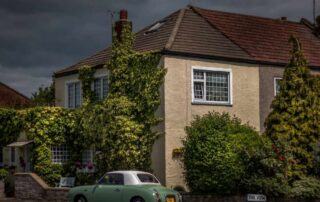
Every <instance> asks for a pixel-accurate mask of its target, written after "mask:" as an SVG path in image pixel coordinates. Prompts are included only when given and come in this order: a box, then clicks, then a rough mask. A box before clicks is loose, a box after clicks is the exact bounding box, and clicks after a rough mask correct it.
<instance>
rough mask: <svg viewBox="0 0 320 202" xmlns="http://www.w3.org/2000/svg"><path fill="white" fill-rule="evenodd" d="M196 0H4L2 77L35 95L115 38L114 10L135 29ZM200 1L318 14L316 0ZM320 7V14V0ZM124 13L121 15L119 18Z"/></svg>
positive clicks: (264, 11)
mask: <svg viewBox="0 0 320 202" xmlns="http://www.w3.org/2000/svg"><path fill="white" fill-rule="evenodd" d="M190 2H191V0H179V1H178V0H118V1H114V0H89V1H88V0H67V1H66V0H54V1H52V0H32V1H26V0H1V6H0V64H1V66H0V71H1V74H0V81H2V82H5V83H7V84H8V85H12V87H16V88H17V89H18V90H20V91H21V92H22V93H24V94H26V95H28V96H30V95H31V92H34V91H35V90H36V89H37V88H38V87H39V86H40V85H41V84H48V83H49V82H51V75H52V74H53V72H54V71H57V70H59V69H61V68H63V67H67V66H69V65H72V64H74V63H76V62H78V61H79V60H80V59H82V58H85V57H87V56H90V55H91V54H93V53H95V52H96V51H98V50H101V49H103V48H105V47H107V46H109V45H110V43H111V17H110V14H109V13H108V10H111V11H119V10H120V9H122V8H125V9H127V10H128V11H129V18H130V19H131V20H132V21H133V25H134V31H137V30H140V29H142V28H143V27H145V26H146V25H150V24H151V23H153V22H155V21H156V20H159V19H161V18H163V17H165V16H167V15H169V14H170V13H172V12H174V11H176V10H178V9H180V8H183V7H185V6H186V5H188V4H189V3H190ZM193 2H194V3H193V4H194V5H195V6H199V7H203V8H208V9H215V10H223V11H228V12H237V13H243V14H248V15H258V16H263V17H272V18H279V17H281V16H287V17H288V18H289V19H291V20H296V21H297V20H299V19H300V18H301V17H306V18H308V19H310V20H311V19H312V0H304V1H301V0H215V1H212V0H193ZM318 2H319V3H318V7H317V11H318V13H319V14H320V9H319V6H320V0H318ZM116 18H118V16H115V19H116Z"/></svg>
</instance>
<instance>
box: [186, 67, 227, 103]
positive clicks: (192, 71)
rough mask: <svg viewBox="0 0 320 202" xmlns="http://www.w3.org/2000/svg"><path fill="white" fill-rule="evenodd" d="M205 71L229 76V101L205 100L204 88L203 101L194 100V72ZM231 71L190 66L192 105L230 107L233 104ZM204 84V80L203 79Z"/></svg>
mask: <svg viewBox="0 0 320 202" xmlns="http://www.w3.org/2000/svg"><path fill="white" fill-rule="evenodd" d="M197 70H200V71H207V72H223V73H228V75H229V83H228V90H229V100H228V102H224V101H209V100H205V97H206V89H205V86H204V95H203V97H204V99H203V100H200V99H195V98H194V82H195V81H196V80H195V79H194V71H197ZM232 80H233V79H232V69H230V68H216V67H201V66H192V68H191V91H192V95H191V96H192V103H193V104H212V105H232V104H233V89H232V86H233V85H232ZM204 83H206V78H204Z"/></svg>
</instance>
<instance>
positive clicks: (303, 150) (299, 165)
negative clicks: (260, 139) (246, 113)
mask: <svg viewBox="0 0 320 202" xmlns="http://www.w3.org/2000/svg"><path fill="white" fill-rule="evenodd" d="M289 41H290V42H291V44H292V46H293V47H292V51H291V55H292V56H291V60H290V62H289V64H288V65H287V66H286V68H285V71H284V75H283V80H282V81H281V82H280V93H279V94H278V95H277V96H276V98H275V99H274V101H273V102H272V105H271V108H272V112H271V113H270V114H269V116H268V118H267V120H266V135H267V136H269V137H270V138H271V140H272V141H273V143H274V148H275V150H276V151H277V152H278V159H279V161H282V162H283V163H284V165H285V168H286V169H285V170H286V171H285V175H286V176H287V177H288V179H289V180H295V179H299V178H301V177H303V176H306V175H307V174H310V173H311V172H312V171H313V166H314V152H313V149H314V147H315V144H316V143H317V142H318V141H319V134H320V127H319V125H320V124H319V123H320V122H319V120H320V119H319V112H320V111H319V104H320V103H319V101H318V96H319V93H318V92H319V90H318V87H317V86H318V85H316V79H315V78H314V76H312V75H311V73H310V70H309V68H308V66H307V61H306V59H305V58H304V55H303V52H302V48H301V44H300V42H299V40H298V39H297V38H295V37H293V36H291V37H290V40H289Z"/></svg>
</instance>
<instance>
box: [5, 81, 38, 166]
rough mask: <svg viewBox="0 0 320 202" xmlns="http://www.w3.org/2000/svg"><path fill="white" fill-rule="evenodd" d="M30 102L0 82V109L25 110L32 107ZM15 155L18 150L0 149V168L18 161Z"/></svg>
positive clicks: (11, 148)
mask: <svg viewBox="0 0 320 202" xmlns="http://www.w3.org/2000/svg"><path fill="white" fill-rule="evenodd" d="M32 105H33V104H32V101H31V100H30V99H29V98H28V97H26V96H24V95H23V94H21V93H19V92H18V91H16V90H14V89H13V88H11V87H9V86H7V85H6V84H4V83H2V82H0V108H19V109H20V108H25V107H30V106H32ZM16 153H21V151H20V150H19V148H16V147H8V148H1V147H0V166H2V165H5V164H6V165H15V164H16V162H17V161H18V158H17V156H16Z"/></svg>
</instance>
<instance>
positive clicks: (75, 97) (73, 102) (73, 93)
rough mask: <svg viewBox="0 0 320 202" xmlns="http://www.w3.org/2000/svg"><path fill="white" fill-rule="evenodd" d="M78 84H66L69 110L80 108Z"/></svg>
mask: <svg viewBox="0 0 320 202" xmlns="http://www.w3.org/2000/svg"><path fill="white" fill-rule="evenodd" d="M80 92H81V90H80V82H72V83H68V84H67V94H68V95H67V96H68V102H67V104H68V105H67V106H68V108H70V109H74V108H77V107H80V105H81V93H80Z"/></svg>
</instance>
